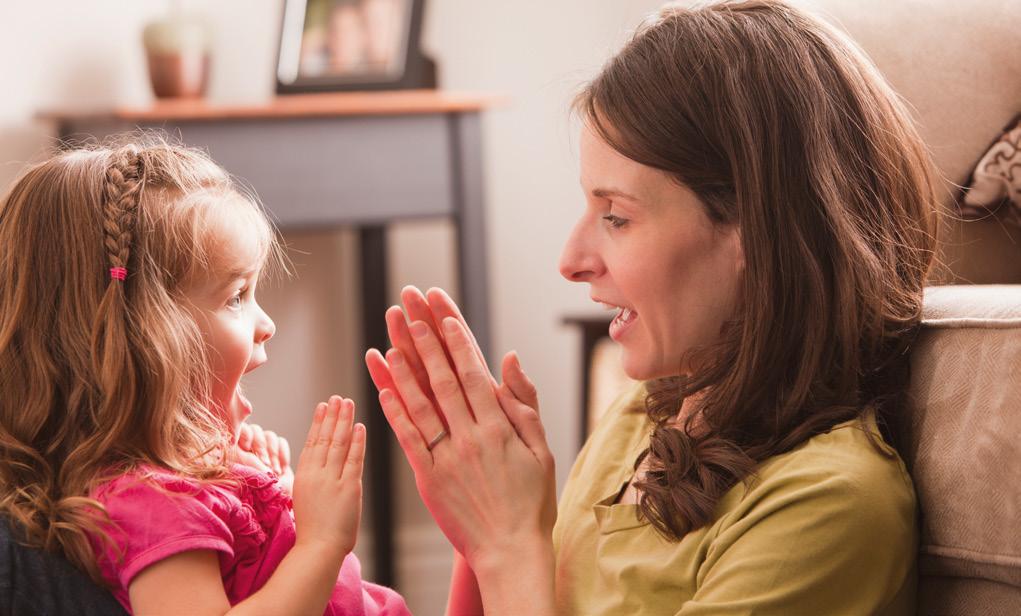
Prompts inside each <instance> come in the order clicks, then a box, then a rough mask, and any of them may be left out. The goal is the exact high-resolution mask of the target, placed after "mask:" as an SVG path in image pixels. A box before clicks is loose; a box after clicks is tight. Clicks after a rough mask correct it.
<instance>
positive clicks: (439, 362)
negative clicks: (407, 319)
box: [388, 321, 491, 438]
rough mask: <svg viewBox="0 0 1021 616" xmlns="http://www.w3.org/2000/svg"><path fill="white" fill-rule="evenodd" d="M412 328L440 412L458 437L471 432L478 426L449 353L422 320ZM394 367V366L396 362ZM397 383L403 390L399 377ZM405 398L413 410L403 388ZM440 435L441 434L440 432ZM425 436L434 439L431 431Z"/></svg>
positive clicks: (402, 392)
mask: <svg viewBox="0 0 1021 616" xmlns="http://www.w3.org/2000/svg"><path fill="white" fill-rule="evenodd" d="M409 329H410V330H411V337H412V340H414V342H415V348H416V349H418V354H419V356H420V357H421V358H422V363H423V364H425V369H426V372H428V373H429V385H430V387H432V390H433V395H434V396H436V401H437V403H439V405H440V409H441V410H442V411H443V415H444V416H445V417H446V418H447V423H448V424H449V425H450V432H451V434H457V432H458V431H460V430H468V429H469V427H470V426H471V425H472V424H473V423H474V420H473V419H472V414H471V411H470V410H468V401H467V400H465V397H464V393H463V392H462V388H461V381H460V379H459V378H458V375H457V374H456V373H455V372H454V369H453V368H452V367H451V365H450V360H448V359H447V354H446V353H445V352H444V350H443V346H442V345H441V344H440V341H439V339H438V338H437V337H436V334H434V333H433V331H432V329H430V328H429V326H428V325H426V324H425V323H423V322H422V321H415V322H414V323H412V324H411V326H410V328H409ZM448 338H449V336H448ZM388 359H389V357H388ZM391 367H394V366H393V365H392V362H391ZM392 372H393V371H392ZM473 375H475V376H478V377H480V379H478V380H482V382H483V383H484V384H485V385H486V386H487V387H489V381H488V379H484V378H483V377H482V375H481V374H480V373H478V371H475V372H474V373H473ZM395 377H396V375H395ZM395 380H396V381H397V383H398V387H400V381H401V379H400V378H395ZM471 385H472V386H473V387H475V386H476V385H477V383H475V382H472V383H471ZM490 390H491V388H490ZM401 397H402V398H404V401H405V402H406V403H407V404H408V405H409V408H410V407H411V405H412V404H413V403H412V402H411V401H410V400H408V398H407V396H405V395H404V390H403V389H401ZM476 411H477V409H476ZM411 412H412V416H413V417H415V419H416V423H418V422H417V419H418V417H417V416H415V412H414V410H412V411H411ZM436 434H439V431H437V432H436ZM423 436H425V437H426V438H432V436H430V435H429V433H428V432H423Z"/></svg>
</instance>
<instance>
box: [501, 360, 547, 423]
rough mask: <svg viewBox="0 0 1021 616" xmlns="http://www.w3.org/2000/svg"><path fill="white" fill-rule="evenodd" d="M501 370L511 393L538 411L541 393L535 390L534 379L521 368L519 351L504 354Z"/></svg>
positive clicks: (504, 382) (504, 381)
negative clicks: (530, 378)
mask: <svg viewBox="0 0 1021 616" xmlns="http://www.w3.org/2000/svg"><path fill="white" fill-rule="evenodd" d="M501 372H502V375H503V384H504V385H506V386H507V388H508V389H509V390H510V393H512V394H514V396H515V397H516V398H517V399H518V400H521V401H522V402H523V403H524V404H525V405H526V406H530V407H532V408H533V409H535V412H536V413H538V412H539V393H538V392H537V391H536V390H535V385H533V384H532V381H531V380H529V378H528V377H527V376H526V375H525V371H524V370H522V369H521V360H520V359H519V358H518V353H517V351H511V352H510V353H507V354H506V355H504V356H503V364H502V370H501Z"/></svg>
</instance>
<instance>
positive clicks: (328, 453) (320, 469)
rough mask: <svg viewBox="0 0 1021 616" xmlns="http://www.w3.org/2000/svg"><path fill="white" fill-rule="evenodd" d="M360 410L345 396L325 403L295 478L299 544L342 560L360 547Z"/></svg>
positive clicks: (362, 439)
mask: <svg viewBox="0 0 1021 616" xmlns="http://www.w3.org/2000/svg"><path fill="white" fill-rule="evenodd" d="M354 411H355V405H354V402H352V401H351V400H346V399H342V398H340V397H339V396H333V397H331V398H330V401H329V403H328V404H327V403H325V402H320V403H319V405H318V406H317V407H316V410H315V415H314V416H313V419H312V427H311V428H310V429H309V432H308V439H307V440H306V441H305V447H304V448H303V449H302V450H301V457H300V458H299V459H298V470H297V472H296V473H295V479H294V523H295V526H296V532H297V535H298V536H297V542H296V545H302V546H313V545H314V546H317V547H319V548H326V554H328V555H330V556H331V557H335V558H339V559H343V558H344V556H346V555H347V554H348V553H349V552H350V551H351V550H353V549H354V546H355V540H356V539H357V537H358V523H359V521H360V520H361V513H362V467H363V462H364V459H365V426H363V425H362V424H355V423H354ZM337 562H338V563H339V560H338V561H337Z"/></svg>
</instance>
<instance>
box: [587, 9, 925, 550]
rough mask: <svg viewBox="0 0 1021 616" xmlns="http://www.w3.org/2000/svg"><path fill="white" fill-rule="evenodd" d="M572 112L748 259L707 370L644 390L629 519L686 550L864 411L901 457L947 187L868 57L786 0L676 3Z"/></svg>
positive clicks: (703, 361) (700, 357) (705, 360)
mask: <svg viewBox="0 0 1021 616" xmlns="http://www.w3.org/2000/svg"><path fill="white" fill-rule="evenodd" d="M577 107H578V109H579V110H580V111H581V113H582V115H583V117H584V118H585V120H587V121H588V122H589V124H590V126H592V127H593V128H594V129H595V130H596V131H597V132H598V134H600V135H601V136H602V137H603V139H604V140H605V141H606V142H607V143H609V144H610V145H611V146H612V147H614V148H615V149H616V150H617V151H618V152H620V153H621V154H623V155H624V156H626V157H628V158H630V159H632V160H635V161H637V162H639V163H642V164H644V165H648V166H650V167H655V168H656V169H660V170H663V171H665V172H667V173H669V174H670V175H671V176H672V177H673V178H675V180H676V181H677V182H678V183H680V184H682V185H685V186H687V187H689V188H690V189H691V190H692V191H694V192H695V194H697V195H698V196H699V198H700V199H701V201H702V203H703V205H704V206H705V213H706V215H707V216H708V217H709V218H710V219H711V220H712V221H713V222H714V223H715V224H718V225H722V226H737V227H738V228H739V229H740V233H741V241H742V248H743V251H744V255H745V261H746V267H745V271H744V276H743V282H742V286H741V289H740V301H739V302H738V306H737V308H736V310H735V314H734V315H732V319H731V321H730V322H729V323H728V324H727V325H726V327H725V328H724V331H723V332H721V337H720V339H719V341H718V343H717V344H715V345H714V346H713V347H711V348H703V349H696V350H694V351H693V352H692V354H691V357H692V358H693V359H691V360H690V361H688V362H686V363H688V365H697V366H699V368H698V369H697V370H696V371H695V373H694V374H692V375H690V376H688V377H672V378H664V379H656V380H654V381H650V382H649V383H647V389H648V392H649V397H648V399H647V400H646V409H647V411H648V414H649V416H650V417H651V418H652V419H653V420H654V421H655V424H656V425H655V429H654V431H653V433H652V436H651V438H650V446H649V449H648V450H647V451H646V453H645V455H646V456H647V459H646V461H647V462H648V466H649V469H650V470H649V472H648V473H647V474H646V476H645V479H644V480H643V481H641V482H639V488H640V489H641V491H642V500H641V501H640V506H639V509H640V511H641V513H642V514H643V515H644V516H645V517H646V518H648V519H649V520H650V522H651V523H652V524H653V526H654V527H655V528H656V529H657V530H658V531H659V532H660V533H662V534H663V535H664V536H665V537H667V538H669V539H671V540H679V539H680V538H681V537H683V536H684V535H685V534H686V533H687V532H689V531H690V530H692V529H696V528H699V527H702V526H704V525H706V524H708V523H710V522H711V520H712V516H713V515H715V514H714V511H715V509H716V506H717V504H718V502H719V500H720V498H722V496H723V495H724V494H725V493H726V492H727V491H728V490H730V489H731V488H732V487H733V486H734V485H735V484H737V483H738V482H741V481H744V480H746V479H748V478H750V477H751V476H752V475H753V474H754V472H755V469H756V468H757V467H758V465H759V464H761V463H762V462H763V461H764V460H766V459H768V458H770V457H773V456H776V455H779V454H782V453H784V452H787V451H790V450H792V449H794V448H795V447H797V446H799V445H801V444H802V443H804V442H805V441H807V440H808V439H809V438H811V437H812V436H814V435H816V434H819V433H822V432H826V431H828V430H829V429H830V428H832V427H833V426H834V425H836V424H838V423H841V422H845V421H848V420H851V419H854V418H857V417H860V416H862V415H863V414H864V413H865V412H866V411H867V410H870V411H871V412H874V414H875V417H876V420H877V423H878V426H879V428H880V431H881V433H882V436H883V437H884V439H885V440H887V441H888V442H889V443H890V444H892V445H894V446H900V445H901V444H902V442H903V432H904V428H905V425H904V424H905V421H906V418H907V412H908V409H907V408H906V406H905V388H906V387H907V384H908V381H909V379H908V372H909V369H910V364H909V351H910V349H911V347H912V344H913V341H914V338H915V335H916V333H917V331H918V326H919V322H920V319H921V314H922V289H923V286H924V285H925V281H926V277H927V276H928V274H929V271H930V268H931V267H932V265H933V259H934V253H935V250H936V245H937V244H936V241H937V235H938V233H937V231H938V226H939V217H938V213H937V212H938V209H937V208H938V195H937V193H936V188H935V187H936V186H937V183H938V182H937V180H938V175H937V173H936V171H935V168H934V167H933V164H932V161H931V159H930V156H929V153H928V151H927V149H926V147H925V145H924V144H923V142H922V140H921V138H920V137H919V134H918V131H917V130H916V128H915V126H914V123H913V122H912V120H911V116H910V114H909V112H908V110H907V108H906V106H905V105H904V104H903V102H902V101H901V100H900V98H899V97H898V96H897V94H896V93H895V92H894V91H893V90H892V89H891V88H890V86H889V85H888V84H887V83H886V81H885V80H884V79H883V77H882V75H880V74H879V71H878V70H876V68H875V66H873V64H872V63H871V62H870V61H869V60H868V58H867V57H866V56H865V54H864V53H863V52H862V51H861V50H860V49H859V48H858V47H857V46H856V45H855V44H854V43H853V42H851V41H850V40H849V39H848V38H847V37H846V36H845V35H844V34H842V33H840V32H839V31H837V30H836V29H835V28H833V27H831V26H829V25H827V24H826V23H824V22H822V21H820V20H819V19H817V18H815V17H813V16H811V15H809V14H807V13H805V12H803V11H801V10H798V9H796V8H794V7H792V6H790V5H788V4H786V3H784V2H780V1H777V0H746V1H740V2H735V1H727V2H716V3H712V4H705V5H702V4H700V5H698V6H694V7H681V6H677V5H672V6H669V7H667V8H666V9H664V10H663V11H662V12H661V14H660V15H659V16H658V18H656V19H654V20H651V21H649V22H648V23H647V24H645V25H644V27H642V28H641V29H640V30H639V31H638V33H637V34H636V35H635V36H634V38H633V39H632V40H631V41H630V42H629V43H628V44H627V45H626V46H625V47H624V49H623V50H622V51H621V52H620V53H618V54H617V55H616V56H615V57H614V58H613V59H611V60H610V61H609V63H608V64H607V65H606V66H605V67H604V68H603V70H602V72H601V73H600V74H599V75H598V76H597V77H596V78H595V79H594V80H593V81H592V82H591V83H590V84H588V85H587V87H586V88H585V89H584V91H583V92H581V94H580V96H579V97H578V99H577ZM696 393H701V394H703V395H702V396H701V397H700V398H699V402H698V403H697V404H696V406H697V411H696V412H695V413H692V414H691V415H690V416H689V417H688V418H687V421H686V423H685V424H684V425H683V427H681V428H678V427H677V426H675V424H674V420H675V418H676V417H677V415H678V410H679V409H680V408H681V405H682V403H683V402H684V400H685V398H687V397H692V396H693V394H696ZM869 434H871V433H869ZM874 444H876V445H877V448H879V447H878V446H879V444H878V443H874ZM879 449H880V451H883V450H882V448H879ZM636 466H637V465H636Z"/></svg>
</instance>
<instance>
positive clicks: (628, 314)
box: [613, 308, 637, 324]
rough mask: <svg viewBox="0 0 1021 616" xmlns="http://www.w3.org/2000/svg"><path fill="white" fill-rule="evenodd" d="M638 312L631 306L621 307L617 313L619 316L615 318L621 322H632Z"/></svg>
mask: <svg viewBox="0 0 1021 616" xmlns="http://www.w3.org/2000/svg"><path fill="white" fill-rule="evenodd" d="M636 314H637V313H636V312H635V311H634V310H631V309H630V308H621V309H620V312H618V313H617V316H616V317H614V319H613V320H614V321H617V322H619V323H621V324H623V323H630V322H631V321H632V320H634V318H635V315H636Z"/></svg>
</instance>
